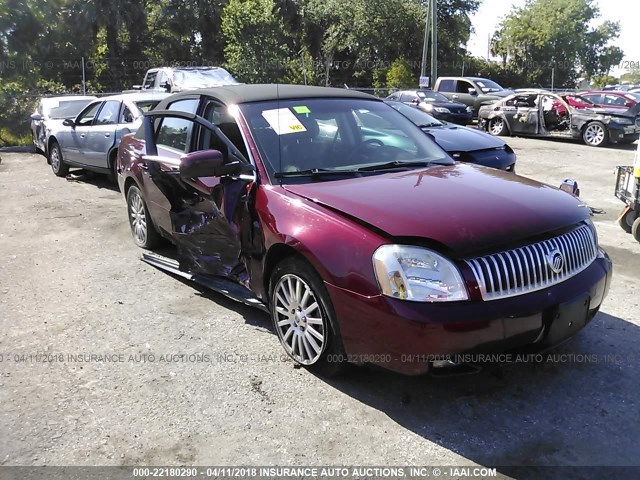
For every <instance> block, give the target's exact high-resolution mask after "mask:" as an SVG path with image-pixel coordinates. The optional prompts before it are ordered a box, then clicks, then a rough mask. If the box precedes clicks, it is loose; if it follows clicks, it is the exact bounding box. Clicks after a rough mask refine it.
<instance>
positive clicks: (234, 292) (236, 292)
mask: <svg viewBox="0 0 640 480" xmlns="http://www.w3.org/2000/svg"><path fill="white" fill-rule="evenodd" d="M141 260H142V261H143V262H146V263H148V264H149V265H152V266H154V267H156V268H159V269H160V270H164V271H165V272H169V273H172V274H174V275H178V276H179V277H182V278H185V279H187V280H189V281H192V282H195V283H198V284H199V285H202V286H203V287H206V288H209V289H211V290H213V291H215V292H218V293H221V294H222V295H224V296H225V297H228V298H230V299H231V300H235V301H236V302H240V303H244V304H245V305H249V306H251V307H256V308H259V309H260V310H262V311H264V312H267V313H269V308H268V307H267V306H266V305H265V304H264V303H263V302H262V301H261V300H260V299H259V298H258V297H256V296H255V295H254V294H253V292H252V291H251V290H249V289H248V288H245V287H243V286H242V285H238V284H237V283H235V282H232V281H230V280H227V279H224V278H221V277H209V276H205V275H198V274H192V273H187V272H183V271H182V270H180V264H179V263H178V261H177V260H174V259H173V258H169V257H165V256H164V255H158V254H157V253H152V252H145V253H143V254H142V258H141Z"/></svg>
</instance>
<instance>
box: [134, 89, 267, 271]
mask: <svg viewBox="0 0 640 480" xmlns="http://www.w3.org/2000/svg"><path fill="white" fill-rule="evenodd" d="M203 114H204V116H205V117H207V118H204V117H201V116H190V115H189V114H188V113H184V112H179V111H173V112H171V111H161V112H153V111H152V112H150V113H149V114H147V115H148V116H153V117H155V118H156V121H157V122H159V124H160V125H159V127H158V130H157V134H156V135H155V138H153V140H151V139H149V140H147V142H149V141H150V140H151V142H152V145H147V152H148V153H149V155H148V156H147V159H148V181H149V182H150V183H152V184H153V185H152V186H151V185H149V186H148V191H149V190H151V189H155V190H156V192H157V193H156V199H155V202H156V204H157V206H159V207H161V208H163V209H167V207H168V210H166V211H165V212H164V214H163V216H164V217H165V218H167V219H169V222H166V221H165V222H164V226H163V228H164V230H165V232H168V233H169V234H170V235H171V236H172V238H173V240H174V242H175V244H176V245H177V247H178V257H179V258H178V260H179V262H180V270H182V271H185V272H190V273H197V274H202V275H212V276H223V277H227V278H231V279H232V280H235V281H237V282H239V283H244V282H246V281H247V280H248V273H247V269H246V261H245V255H244V254H243V245H247V244H250V243H251V242H250V241H249V240H245V241H243V239H246V238H247V232H248V231H250V230H251V227H252V223H253V222H252V220H251V219H250V218H251V215H250V213H249V212H250V210H251V209H250V208H249V197H250V196H251V191H252V186H253V185H254V182H255V177H254V175H253V174H248V173H249V172H251V171H252V170H253V168H252V167H251V164H250V163H249V161H248V160H247V156H246V152H247V150H246V148H245V146H244V142H243V140H242V135H241V133H240V130H239V128H238V126H237V124H236V123H235V120H234V119H233V117H232V116H231V115H229V114H228V113H227V111H226V107H225V106H224V105H222V104H219V103H216V102H215V101H211V102H208V103H207V105H206V107H205V109H204V113H203ZM208 118H209V119H211V121H209V120H208ZM145 129H146V126H145ZM227 134H228V135H229V136H230V137H233V138H229V137H228V136H227ZM168 144H170V145H168ZM236 144H238V146H236ZM150 147H151V148H150ZM238 147H240V148H238ZM154 150H155V152H154ZM212 150H216V151H219V152H221V153H222V155H223V156H224V158H225V164H226V165H229V167H230V168H231V167H234V168H235V167H237V168H238V170H237V172H236V173H237V174H235V175H221V176H215V177H198V178H188V179H186V178H183V177H181V176H180V175H179V169H180V167H179V165H180V163H181V161H184V159H185V156H184V155H185V154H187V155H188V154H189V153H194V152H204V151H212ZM181 159H182V160H181ZM240 170H243V171H245V172H246V173H247V174H244V175H243V174H240ZM157 195H161V196H162V197H164V201H159V199H158V198H157Z"/></svg>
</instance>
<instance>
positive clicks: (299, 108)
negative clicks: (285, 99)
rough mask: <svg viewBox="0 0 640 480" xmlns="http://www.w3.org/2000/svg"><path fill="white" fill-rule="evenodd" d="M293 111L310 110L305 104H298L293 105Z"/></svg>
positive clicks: (308, 111) (307, 111)
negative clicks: (296, 105)
mask: <svg viewBox="0 0 640 480" xmlns="http://www.w3.org/2000/svg"><path fill="white" fill-rule="evenodd" d="M293 111H294V112H296V113H311V110H309V107H307V106H306V105H300V106H298V107H293Z"/></svg>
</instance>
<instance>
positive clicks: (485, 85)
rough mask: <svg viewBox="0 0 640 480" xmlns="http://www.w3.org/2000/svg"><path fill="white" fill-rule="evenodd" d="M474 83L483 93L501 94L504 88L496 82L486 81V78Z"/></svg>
mask: <svg viewBox="0 0 640 480" xmlns="http://www.w3.org/2000/svg"><path fill="white" fill-rule="evenodd" d="M476 83H477V84H478V86H479V87H480V89H481V90H482V91H483V92H484V93H490V92H502V91H503V90H504V88H502V87H501V86H500V85H498V84H497V83H496V82H493V81H491V80H487V79H486V78H483V79H482V80H476Z"/></svg>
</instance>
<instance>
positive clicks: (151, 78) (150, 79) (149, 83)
mask: <svg viewBox="0 0 640 480" xmlns="http://www.w3.org/2000/svg"><path fill="white" fill-rule="evenodd" d="M157 76H158V72H149V73H148V74H147V78H145V81H144V85H143V87H142V88H153V87H154V86H155V81H156V77H157Z"/></svg>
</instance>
